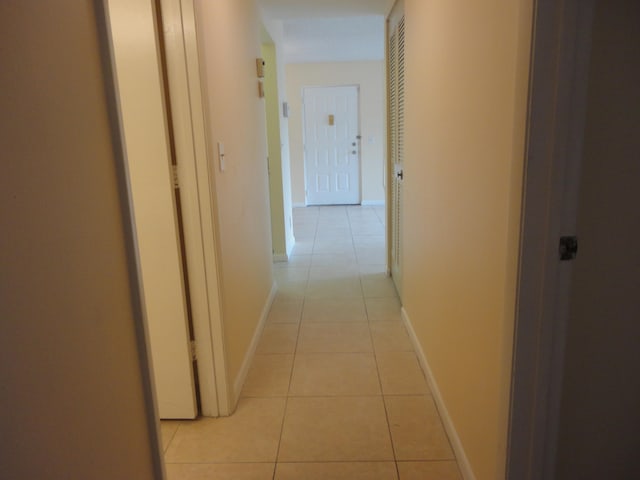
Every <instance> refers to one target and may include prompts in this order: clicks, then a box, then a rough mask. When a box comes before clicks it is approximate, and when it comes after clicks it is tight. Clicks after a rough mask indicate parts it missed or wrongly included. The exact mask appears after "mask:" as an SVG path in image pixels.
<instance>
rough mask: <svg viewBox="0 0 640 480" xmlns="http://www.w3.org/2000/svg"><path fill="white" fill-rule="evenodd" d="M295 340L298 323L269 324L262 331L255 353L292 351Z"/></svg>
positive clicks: (294, 346)
mask: <svg viewBox="0 0 640 480" xmlns="http://www.w3.org/2000/svg"><path fill="white" fill-rule="evenodd" d="M297 340H298V324H288V323H274V324H269V325H266V326H265V327H264V330H263V331H262V337H261V338H260V342H258V347H257V349H256V353H293V352H295V349H296V341H297Z"/></svg>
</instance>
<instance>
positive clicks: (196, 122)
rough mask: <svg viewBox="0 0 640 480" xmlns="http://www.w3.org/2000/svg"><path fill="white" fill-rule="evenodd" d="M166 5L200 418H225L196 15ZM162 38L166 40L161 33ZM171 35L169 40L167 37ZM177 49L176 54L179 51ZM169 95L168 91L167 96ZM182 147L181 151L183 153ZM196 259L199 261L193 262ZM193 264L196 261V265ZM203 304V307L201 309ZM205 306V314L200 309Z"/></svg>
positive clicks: (186, 4) (184, 0)
mask: <svg viewBox="0 0 640 480" xmlns="http://www.w3.org/2000/svg"><path fill="white" fill-rule="evenodd" d="M163 1H164V2H165V3H166V2H170V3H169V6H170V8H171V9H172V10H173V9H175V10H174V12H175V13H174V14H175V15H176V16H181V22H180V23H176V24H175V25H174V27H175V29H170V32H169V33H171V34H172V35H171V38H172V40H173V41H174V42H175V43H179V44H180V45H174V46H175V47H176V48H177V50H176V52H177V54H179V55H180V62H181V66H182V71H181V72H179V73H181V74H182V75H186V78H185V79H183V81H184V80H186V83H183V85H182V88H183V90H182V91H181V92H180V93H181V94H182V95H184V96H183V97H182V101H183V102H184V103H186V104H188V106H189V107H190V109H189V115H188V118H186V117H185V118H184V119H183V122H184V123H185V124H190V125H188V128H189V129H190V130H189V131H190V133H191V137H190V138H191V143H190V147H191V152H188V154H189V158H190V163H189V165H188V168H189V170H190V171H189V178H190V179H191V184H190V186H189V188H190V194H191V195H190V203H191V206H192V208H193V209H194V211H197V212H198V213H199V222H196V220H193V223H194V225H195V227H197V231H198V232H199V239H198V240H199V245H196V244H194V245H193V246H192V247H191V248H192V250H193V249H195V251H193V252H192V254H193V257H192V261H191V262H190V263H189V268H190V270H191V265H194V264H195V268H196V269H198V268H200V269H203V270H204V272H200V275H199V281H200V282H201V284H200V285H198V288H199V289H202V291H201V295H200V300H199V303H200V306H201V314H200V315H197V316H195V315H194V319H193V327H194V335H195V338H196V354H197V357H198V381H199V386H200V401H201V414H202V415H204V416H226V415H229V414H230V413H231V405H230V403H231V402H230V398H229V396H230V395H229V389H228V381H227V376H228V375H227V370H226V351H225V350H226V349H225V344H224V326H223V322H222V292H221V281H220V271H219V267H218V266H219V256H220V252H219V240H218V236H217V214H218V212H217V210H216V203H215V192H214V182H213V181H212V172H211V171H210V165H211V162H210V161H209V154H208V152H209V151H210V149H208V148H207V138H208V137H207V133H206V132H207V127H206V123H207V118H206V112H205V110H204V105H205V103H204V100H205V93H204V92H203V89H202V86H201V78H200V75H201V72H200V57H199V49H198V39H197V27H196V13H195V11H194V4H193V0H163ZM165 34H166V35H167V37H169V35H168V34H167V33H165ZM174 36H175V38H173V37H174ZM180 49H181V50H182V51H181V52H180V51H179V50H180ZM174 94H175V93H174V92H172V96H173V95H174ZM186 148H187V147H185V151H186ZM198 259H199V260H198ZM197 262H202V263H201V265H200V266H198V264H197ZM205 304H206V305H205ZM205 306H206V312H205V310H204V307H205Z"/></svg>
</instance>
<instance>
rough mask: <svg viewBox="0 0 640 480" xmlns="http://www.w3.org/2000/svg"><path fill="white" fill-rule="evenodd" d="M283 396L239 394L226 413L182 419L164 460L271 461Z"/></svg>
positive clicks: (278, 432)
mask: <svg viewBox="0 0 640 480" xmlns="http://www.w3.org/2000/svg"><path fill="white" fill-rule="evenodd" d="M285 402H286V399H284V398H242V399H240V402H239V403H238V408H237V410H236V411H235V413H234V414H233V415H231V416H230V417H222V418H200V419H198V420H194V421H191V422H183V423H182V424H181V425H180V428H178V431H177V432H176V434H175V435H174V437H173V440H172V442H171V444H170V445H169V448H168V449H167V452H166V454H165V460H166V461H167V462H168V463H213V462H216V463H235V462H274V461H275V459H276V454H277V451H278V439H279V437H280V431H281V427H282V419H283V416H284V407H285Z"/></svg>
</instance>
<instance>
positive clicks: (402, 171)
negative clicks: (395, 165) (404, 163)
mask: <svg viewBox="0 0 640 480" xmlns="http://www.w3.org/2000/svg"><path fill="white" fill-rule="evenodd" d="M396 176H397V177H398V178H399V179H400V180H404V170H400V171H399V172H398V173H396Z"/></svg>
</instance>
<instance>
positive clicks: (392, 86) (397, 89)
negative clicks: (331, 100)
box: [388, 2, 405, 297]
mask: <svg viewBox="0 0 640 480" xmlns="http://www.w3.org/2000/svg"><path fill="white" fill-rule="evenodd" d="M388 32H389V38H388V42H389V45H388V72H389V79H388V86H389V137H390V139H389V151H390V152H389V153H390V159H391V160H390V163H391V166H392V169H391V205H390V206H389V207H390V210H391V276H392V278H393V282H394V284H395V286H396V289H397V290H398V294H399V295H400V296H401V297H402V197H403V195H402V184H403V180H404V170H403V163H404V112H405V61H404V51H405V48H404V47H405V21H404V12H403V8H402V2H398V3H397V4H396V6H395V7H394V9H393V11H392V12H391V15H390V16H389V29H388Z"/></svg>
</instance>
